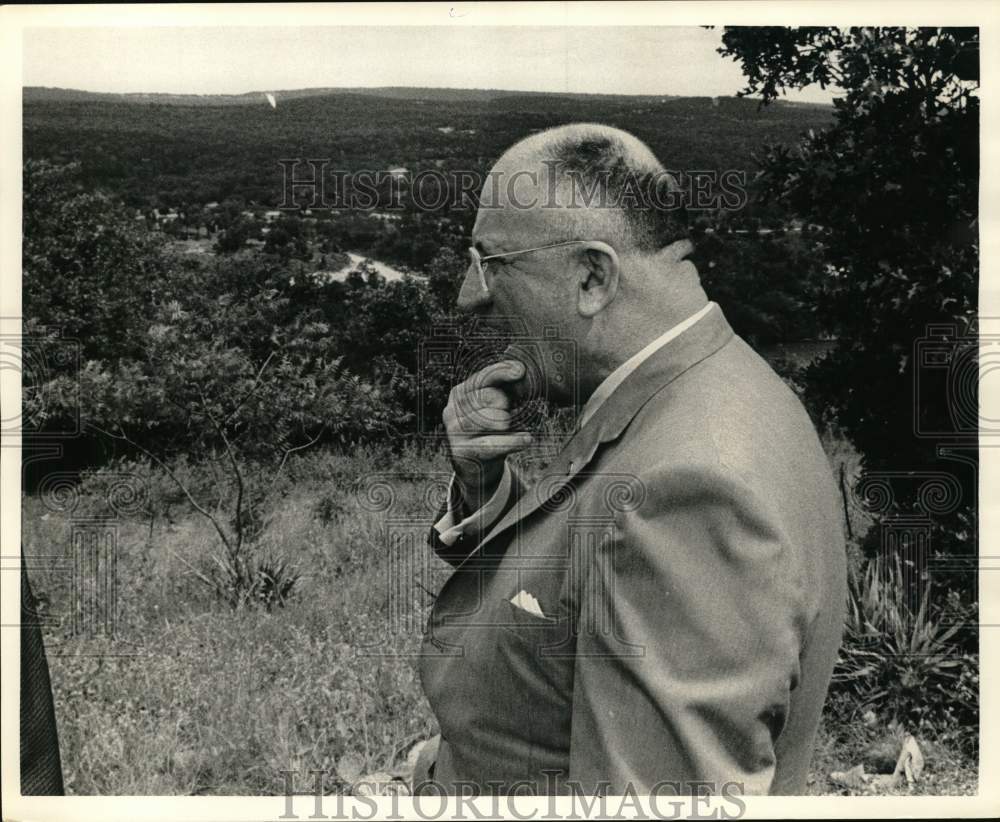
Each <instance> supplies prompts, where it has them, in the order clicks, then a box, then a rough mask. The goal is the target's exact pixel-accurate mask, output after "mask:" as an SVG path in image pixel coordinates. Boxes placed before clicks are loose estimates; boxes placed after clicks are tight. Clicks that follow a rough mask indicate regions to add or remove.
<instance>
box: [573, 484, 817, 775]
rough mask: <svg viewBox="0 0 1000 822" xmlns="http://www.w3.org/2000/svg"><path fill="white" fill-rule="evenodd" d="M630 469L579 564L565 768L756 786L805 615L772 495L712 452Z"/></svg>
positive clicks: (792, 673)
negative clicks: (679, 462)
mask: <svg viewBox="0 0 1000 822" xmlns="http://www.w3.org/2000/svg"><path fill="white" fill-rule="evenodd" d="M640 480H641V482H642V485H643V487H644V489H645V499H644V501H643V503H642V504H641V505H640V506H639V507H638V508H637V509H635V510H632V511H625V512H621V513H619V514H618V515H617V517H616V524H617V526H618V527H617V528H616V530H615V534H614V537H613V538H612V539H610V540H608V541H607V542H606V543H605V545H604V547H603V549H598V550H595V551H594V552H593V553H592V556H591V557H588V558H587V560H586V561H585V565H584V568H583V570H582V576H583V578H584V582H583V588H582V601H581V603H580V610H579V614H580V620H579V623H578V632H579V634H578V637H577V647H576V653H577V657H576V662H575V677H576V679H575V683H574V693H573V709H572V732H571V748H570V773H569V778H570V779H571V780H576V781H578V782H579V783H580V784H581V785H582V786H583V788H584V790H587V791H590V792H594V791H600V790H602V789H604V790H610V792H611V793H612V794H620V793H623V792H624V791H625V790H626V786H627V785H629V784H631V788H632V789H633V790H636V791H637V792H639V793H646V792H649V791H653V790H655V791H657V792H659V793H670V792H671V791H672V789H673V790H676V791H677V792H679V793H689V792H690V791H691V790H692V788H691V786H690V784H689V783H692V782H710V783H713V784H712V785H711V786H710V790H712V791H713V792H716V793H718V792H721V791H722V790H723V786H724V785H725V784H726V783H727V782H730V783H733V782H735V783H740V784H739V786H737V787H730V788H729V789H728V790H731V791H733V792H739V793H746V794H764V793H767V792H768V790H769V788H770V785H771V781H772V779H773V777H774V768H775V753H774V743H775V740H776V739H777V736H778V735H779V734H780V733H781V730H782V727H783V726H784V723H785V720H786V717H787V712H788V704H789V695H790V692H791V690H792V689H793V688H795V687H796V684H797V682H798V679H799V675H800V671H799V654H800V649H801V645H802V642H803V637H804V636H805V633H806V630H807V624H808V622H809V621H810V620H811V618H812V617H811V616H810V613H809V606H808V603H807V599H808V592H807V591H806V590H805V588H806V586H805V585H804V582H803V579H804V577H803V575H802V574H801V573H800V572H799V570H800V569H799V568H798V567H797V566H796V563H795V557H794V551H793V549H792V548H791V547H790V546H789V545H787V544H786V543H785V541H784V540H783V534H782V526H781V521H780V519H779V515H778V513H777V508H776V507H775V506H773V505H769V504H768V503H767V501H766V500H764V499H761V497H760V495H757V494H755V493H754V492H753V490H752V489H751V487H750V486H749V485H748V484H747V483H745V482H743V481H741V480H740V479H739V478H738V477H737V476H736V475H735V473H734V472H733V471H732V470H729V469H727V468H726V467H725V466H723V465H708V466H705V465H693V466H681V467H676V466H675V467H671V468H670V469H669V470H667V469H657V470H655V471H651V472H649V473H648V474H647V475H645V476H641V477H640ZM602 782H603V783H608V784H605V785H603V786H602V784H601V783H602ZM662 783H671V785H670V786H667V785H664V784H662ZM678 783H679V784H678ZM658 785H659V787H657V786H658ZM702 790H703V789H702Z"/></svg>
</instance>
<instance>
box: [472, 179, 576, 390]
mask: <svg viewBox="0 0 1000 822" xmlns="http://www.w3.org/2000/svg"><path fill="white" fill-rule="evenodd" d="M494 171H495V172H496V171H500V172H501V173H500V174H498V175H496V176H495V177H494V178H489V179H488V180H487V183H486V187H484V189H483V196H482V202H483V204H484V205H483V206H482V207H481V208H480V210H479V213H478V214H477V216H476V223H475V227H474V228H473V236H472V239H473V242H474V244H475V248H476V250H477V251H478V252H479V254H480V255H481V256H483V257H488V256H491V255H494V254H500V253H503V252H509V251H520V250H523V249H529V248H536V247H537V246H543V245H548V244H549V243H554V242H560V241H564V240H569V239H579V238H575V237H568V236H565V229H562V231H560V225H559V222H558V220H557V219H556V218H555V215H550V214H547V213H546V209H542V208H539V207H537V206H536V207H534V208H529V207H527V204H528V203H530V202H531V200H532V198H533V195H532V192H531V189H533V185H531V184H528V185H521V184H517V183H515V184H514V186H513V189H511V188H510V187H509V186H508V180H509V179H510V178H509V173H510V172H509V171H508V172H506V173H505V172H504V170H503V169H502V167H501V164H498V165H497V167H496V168H495V169H494ZM522 176H523V175H522ZM525 182H527V181H525ZM494 186H497V187H498V188H497V189H496V190H494ZM534 196H537V199H538V202H539V203H540V202H541V195H540V194H537V193H536V194H535V195H534ZM573 251H574V247H573V246H565V247H559V248H548V249H543V250H539V251H532V252H530V253H528V254H522V255H516V256H513V257H504V258H500V259H495V260H489V261H487V262H486V263H484V264H483V265H484V268H485V269H486V284H487V290H486V291H484V290H483V287H482V282H481V281H480V279H479V275H478V272H477V271H476V269H475V266H474V265H471V264H470V266H469V269H468V271H467V272H466V276H465V281H464V282H463V284H462V290H461V293H460V294H459V300H458V305H459V308H460V309H461V310H463V311H469V312H475V313H477V314H480V315H481V316H483V317H484V318H486V319H487V320H490V321H493V322H491V324H493V323H494V322H495V323H496V324H498V325H500V326H507V328H505V329H504V330H505V331H513V332H514V334H515V338H514V340H513V342H512V344H511V345H510V347H509V348H508V349H507V352H506V355H507V356H510V357H513V358H516V359H519V360H521V361H523V362H525V365H526V366H527V370H528V376H527V377H526V378H525V379H524V380H522V381H521V384H520V385H519V386H516V387H515V389H514V391H513V393H515V394H520V395H521V396H520V398H522V399H523V398H527V397H529V396H544V397H548V398H549V399H551V400H554V401H555V402H556V403H558V404H570V403H572V402H574V401H575V394H576V391H577V387H576V386H577V382H576V379H575V378H576V373H575V368H576V356H575V340H576V339H577V334H578V332H579V327H578V325H579V322H580V319H581V318H580V317H579V315H578V313H577V311H576V277H575V276H574V274H573V260H574V257H573Z"/></svg>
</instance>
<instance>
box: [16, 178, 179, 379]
mask: <svg viewBox="0 0 1000 822" xmlns="http://www.w3.org/2000/svg"><path fill="white" fill-rule="evenodd" d="M23 202H24V212H23V213H24V218H23V234H24V244H23V252H22V269H23V280H22V287H23V292H22V293H23V312H24V317H25V322H26V324H28V325H31V324H39V325H44V326H47V327H50V328H55V329H58V330H59V331H60V333H61V334H62V335H63V337H65V338H67V339H71V340H74V341H75V342H76V344H77V345H78V346H79V348H80V355H81V358H82V359H84V360H86V359H96V358H114V357H119V356H129V355H133V354H136V353H137V352H138V350H139V349H140V348H141V345H142V343H141V339H140V332H141V331H142V330H144V329H143V327H142V317H143V316H144V315H145V314H146V313H147V312H148V310H149V308H150V306H152V305H153V304H154V303H155V302H156V300H157V299H159V298H160V297H161V296H162V292H163V287H164V275H165V271H166V263H165V259H164V257H163V255H162V254H161V250H162V242H161V241H160V240H159V239H158V238H157V237H156V235H154V234H152V233H150V232H149V231H148V230H147V229H146V226H145V223H144V221H139V220H136V219H135V216H134V214H130V213H129V212H128V211H127V210H126V209H125V208H123V207H122V206H121V204H120V203H118V202H115V201H113V200H111V199H110V198H108V197H106V196H104V195H102V194H100V193H93V192H86V191H83V190H82V188H81V183H80V167H79V166H78V165H69V166H58V165H54V164H52V163H48V162H45V161H31V160H29V161H28V162H26V163H25V164H24V197H23Z"/></svg>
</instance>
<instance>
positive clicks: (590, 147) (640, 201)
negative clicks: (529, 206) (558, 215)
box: [529, 123, 688, 251]
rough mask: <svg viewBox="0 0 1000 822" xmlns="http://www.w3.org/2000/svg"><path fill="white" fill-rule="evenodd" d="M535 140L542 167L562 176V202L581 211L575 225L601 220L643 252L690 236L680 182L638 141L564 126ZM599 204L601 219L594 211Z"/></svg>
mask: <svg viewBox="0 0 1000 822" xmlns="http://www.w3.org/2000/svg"><path fill="white" fill-rule="evenodd" d="M529 139H530V140H531V142H532V143H534V144H535V146H534V147H535V149H536V151H537V152H538V156H539V157H540V159H541V161H542V163H543V164H544V165H545V166H547V167H548V168H549V169H550V171H551V173H554V174H555V175H556V178H557V187H558V189H559V191H560V197H559V199H560V201H561V203H562V204H563V205H566V206H568V207H569V208H580V211H579V212H577V214H575V215H571V217H570V219H571V220H572V221H573V222H580V221H585V222H588V223H589V224H590V225H591V226H592V225H593V218H594V217H595V216H597V217H598V220H599V221H600V222H601V223H603V224H604V226H605V228H606V230H607V231H608V232H609V233H610V234H611V235H612V236H613V237H614V238H616V239H621V240H625V241H628V242H631V243H632V244H633V245H634V246H635V247H636V248H638V249H639V250H641V251H657V250H659V249H660V248H663V247H665V246H667V245H670V244H671V243H672V242H674V241H675V240H678V239H681V238H683V237H686V236H687V233H688V232H687V215H686V213H685V211H684V209H683V207H682V203H681V200H680V198H679V197H678V196H677V191H678V186H677V181H676V180H675V179H674V178H673V176H672V175H670V174H669V173H668V172H667V171H666V170H665V169H664V168H663V165H662V164H661V163H660V161H659V160H658V159H657V158H656V156H655V155H654V154H653V152H652V151H650V149H649V148H648V147H647V146H646V145H645V144H644V143H642V142H641V141H640V140H639V139H638V138H636V137H634V136H633V135H631V134H629V133H628V132H625V131H621V130H619V129H614V128H611V127H609V126H603V125H597V124H589V123H588V124H573V125H569V126H562V127H559V128H555V129H551V130H549V131H546V132H543V133H541V134H537V135H533V136H532V138H529ZM595 201H596V203H597V207H598V208H600V210H601V213H600V214H599V215H598V214H595V213H594V205H593V203H594V202H595ZM581 206H582V207H581ZM580 228H582V226H580Z"/></svg>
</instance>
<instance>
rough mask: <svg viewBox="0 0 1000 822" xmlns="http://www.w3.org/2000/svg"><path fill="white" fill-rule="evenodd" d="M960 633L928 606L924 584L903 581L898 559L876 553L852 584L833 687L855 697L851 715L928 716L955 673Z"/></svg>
mask: <svg viewBox="0 0 1000 822" xmlns="http://www.w3.org/2000/svg"><path fill="white" fill-rule="evenodd" d="M915 587H916V590H914V588H915ZM914 595H915V596H914ZM913 600H915V602H914V601H913ZM914 606H915V607H914ZM958 630H959V626H958V625H946V624H945V623H944V622H943V620H942V619H941V618H940V615H939V613H938V612H937V610H935V609H934V608H932V604H931V588H930V581H929V580H924V581H920V580H910V579H907V576H906V573H905V572H904V568H903V563H902V562H901V560H900V559H899V557H898V556H895V557H893V558H891V559H888V558H883V557H882V556H877V557H875V558H874V559H872V560H869V561H868V564H867V566H866V567H864V568H863V569H862V570H861V571H860V572H859V573H857V574H856V575H853V576H852V578H851V580H850V585H849V594H848V609H847V620H846V625H845V632H844V641H843V645H842V647H841V655H840V659H839V660H838V663H837V667H836V669H835V671H834V677H833V687H834V689H837V690H846V691H847V692H848V693H850V694H851V695H852V696H853V697H854V699H855V700H856V706H855V712H857V711H858V710H860V709H862V708H868V707H876V708H879V709H881V713H883V714H888V715H890V716H891V717H892V718H895V719H899V720H909V721H914V720H915V721H918V722H919V721H921V720H924V719H928V718H930V717H931V715H932V714H934V713H935V712H936V711H937V710H938V709H939V708H941V707H942V704H943V703H945V702H946V701H947V700H948V698H949V697H948V694H949V693H951V691H952V690H953V687H954V686H955V685H956V684H957V683H958V680H959V678H960V676H961V673H962V668H963V664H964V663H963V657H961V656H960V655H959V654H958V653H957V652H956V649H955V647H954V646H953V643H952V639H953V637H954V636H955V634H956V633H957V632H958Z"/></svg>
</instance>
